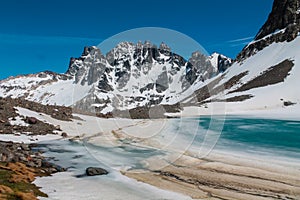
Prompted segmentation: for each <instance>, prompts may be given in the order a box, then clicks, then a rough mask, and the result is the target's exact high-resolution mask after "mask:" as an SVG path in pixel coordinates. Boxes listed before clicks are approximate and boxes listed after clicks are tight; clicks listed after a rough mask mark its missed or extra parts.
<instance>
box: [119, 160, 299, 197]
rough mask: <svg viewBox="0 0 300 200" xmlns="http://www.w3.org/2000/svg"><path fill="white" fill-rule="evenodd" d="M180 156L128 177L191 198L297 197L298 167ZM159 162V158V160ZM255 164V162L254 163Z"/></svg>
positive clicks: (127, 174) (132, 172) (126, 172)
mask: <svg viewBox="0 0 300 200" xmlns="http://www.w3.org/2000/svg"><path fill="white" fill-rule="evenodd" d="M224 161H225V162H221V161H220V160H211V159H210V158H208V159H197V158H192V157H190V156H183V157H181V158H180V159H178V160H177V161H176V162H174V163H173V164H170V165H168V166H166V167H164V168H163V169H160V170H131V171H123V172H122V173H123V174H124V175H126V176H128V177H130V178H134V179H136V180H138V181H141V182H145V183H148V184H151V185H153V186H156V187H159V188H161V189H165V190H171V191H174V192H178V193H182V194H185V195H188V196H191V197H192V198H193V199H258V200H259V199H295V200H296V199H299V198H300V177H299V176H298V175H299V168H297V167H292V166H279V165H273V166H271V165H269V164H267V162H266V163H251V161H250V160H249V163H248V164H247V163H245V162H240V163H238V162H237V161H235V162H231V163H232V164H230V163H229V161H228V160H227V159H226V157H224ZM158 162H162V161H158ZM153 165H155V163H153ZM255 165H257V166H255Z"/></svg>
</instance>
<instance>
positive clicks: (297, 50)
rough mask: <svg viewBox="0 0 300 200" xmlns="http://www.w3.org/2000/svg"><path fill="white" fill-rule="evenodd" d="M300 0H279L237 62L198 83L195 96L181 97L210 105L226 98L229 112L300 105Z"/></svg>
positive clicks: (187, 100) (199, 103) (192, 101)
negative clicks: (205, 81)
mask: <svg viewBox="0 0 300 200" xmlns="http://www.w3.org/2000/svg"><path fill="white" fill-rule="evenodd" d="M299 5H300V1H299V0H275V1H274V4H273V9H272V12H271V14H270V15H269V17H268V20H267V22H266V23H265V24H264V25H263V27H262V28H261V29H260V31H259V32H258V34H257V36H256V37H255V39H254V40H253V41H252V42H250V43H249V44H248V45H247V46H245V48H244V49H243V50H242V51H241V53H240V54H239V55H238V56H237V58H236V60H235V62H234V63H233V65H232V66H231V67H230V68H229V69H228V70H227V71H226V72H225V73H223V74H219V75H218V76H216V77H214V78H212V79H210V80H208V81H207V84H205V85H204V86H203V85H200V86H199V87H198V89H196V90H195V92H194V96H190V97H189V98H186V99H184V100H183V102H184V103H185V104H186V105H191V104H192V105H195V104H198V105H201V104H205V105H206V107H207V108H211V107H213V106H215V105H216V104H220V102H222V103H224V102H226V103H225V105H224V106H225V107H226V109H227V112H228V113H249V112H251V111H254V110H256V111H270V110H281V111H282V109H286V108H287V106H290V107H291V108H293V107H294V108H295V107H297V108H298V107H299V104H300V93H299V89H298V84H299V77H300V36H299V31H300V6H299ZM195 96H196V98H195ZM295 105H296V106H295ZM298 110H299V109H298ZM224 112H225V110H224Z"/></svg>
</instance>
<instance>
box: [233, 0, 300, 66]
mask: <svg viewBox="0 0 300 200" xmlns="http://www.w3.org/2000/svg"><path fill="white" fill-rule="evenodd" d="M299 32H300V0H274V3H273V7H272V11H271V13H270V14H269V17H268V19H267V21H266V23H265V24H264V25H263V26H262V28H261V29H260V30H259V32H258V34H257V35H256V37H255V39H254V41H253V42H251V43H250V44H248V45H247V46H246V47H244V49H243V50H242V51H241V52H240V53H239V55H238V56H237V58H236V60H237V61H238V62H241V61H243V60H244V59H246V58H248V57H250V56H252V55H254V54H255V53H256V52H258V51H261V50H262V49H264V48H265V47H267V46H269V45H270V44H272V43H274V42H285V41H287V42H290V41H292V40H294V39H295V38H296V37H297V36H298V35H299Z"/></svg>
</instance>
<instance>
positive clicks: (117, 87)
mask: <svg viewBox="0 0 300 200" xmlns="http://www.w3.org/2000/svg"><path fill="white" fill-rule="evenodd" d="M299 4H300V3H299V0H275V1H274V5H273V9H272V12H271V13H270V15H269V18H268V20H267V21H266V23H265V24H264V25H263V26H262V28H261V29H260V30H259V32H258V34H257V36H256V37H255V39H254V40H253V41H252V42H251V43H249V44H248V45H247V46H246V47H245V48H244V49H243V50H242V51H241V53H240V54H239V55H238V56H237V58H236V59H235V61H234V62H233V61H232V60H231V59H229V58H227V57H225V56H223V55H220V54H217V53H214V54H212V55H211V56H208V57H207V56H205V55H203V54H201V53H200V52H194V53H193V54H192V55H191V57H190V58H189V59H188V60H185V59H184V58H183V57H182V56H180V55H178V54H176V53H174V52H172V51H171V48H170V47H168V46H167V45H166V44H164V43H162V44H161V45H160V46H159V47H157V46H155V45H154V44H151V43H150V42H145V43H141V42H139V43H137V44H133V43H130V42H122V43H120V44H118V45H117V46H116V47H115V48H113V49H112V50H111V51H109V52H108V53H107V54H106V55H103V54H102V53H101V51H100V49H98V48H97V47H85V48H84V51H83V53H82V55H81V56H80V57H79V58H71V60H70V65H69V68H68V70H67V72H66V73H65V74H56V73H53V72H41V73H38V74H33V75H27V76H18V77H12V78H8V79H6V80H3V81H1V82H0V83H1V85H0V96H2V97H14V98H17V97H22V98H26V99H28V100H32V101H36V102H40V103H43V104H57V105H66V106H73V107H74V108H76V109H80V110H84V111H96V113H100V114H101V115H103V114H105V115H106V116H120V115H121V116H124V112H125V115H126V114H128V113H130V116H131V117H132V116H134V117H147V116H148V114H146V115H144V113H148V112H149V109H150V108H151V107H153V106H154V105H160V106H161V105H163V108H164V109H158V110H156V111H155V112H158V113H159V112H170V111H173V112H174V111H178V110H179V109H180V108H182V107H186V106H195V105H196V106H199V105H203V104H205V105H206V106H207V107H209V106H210V105H213V104H215V103H217V102H226V104H227V105H228V106H229V108H234V109H236V110H240V111H245V112H247V111H249V110H266V109H273V108H281V107H286V106H290V105H294V104H298V105H299V104H300V93H299V92H297V91H298V90H297V85H298V84H297V83H298V82H299V80H298V77H299V76H300V66H298V65H300V37H299V31H300V17H299V14H300V8H299ZM154 107H155V106H154ZM162 110H163V111H162ZM126 111H128V112H126ZM114 114H115V115H114ZM160 114H163V113H160ZM126 116H128V115H126ZM128 117H129V116H128Z"/></svg>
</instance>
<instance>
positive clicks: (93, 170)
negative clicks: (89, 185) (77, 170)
mask: <svg viewBox="0 0 300 200" xmlns="http://www.w3.org/2000/svg"><path fill="white" fill-rule="evenodd" d="M85 172H86V175H88V176H98V175H107V174H108V171H106V170H105V169H102V168H100V167H88V168H87V169H86V171H85Z"/></svg>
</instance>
